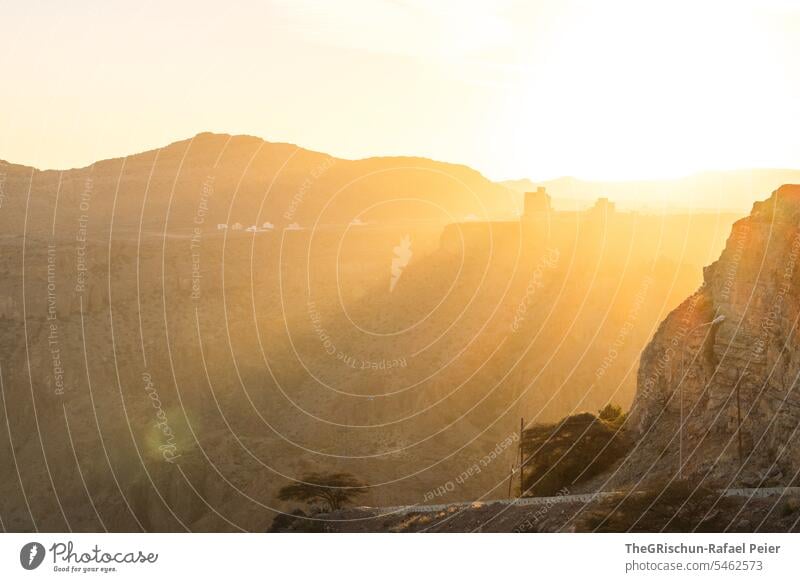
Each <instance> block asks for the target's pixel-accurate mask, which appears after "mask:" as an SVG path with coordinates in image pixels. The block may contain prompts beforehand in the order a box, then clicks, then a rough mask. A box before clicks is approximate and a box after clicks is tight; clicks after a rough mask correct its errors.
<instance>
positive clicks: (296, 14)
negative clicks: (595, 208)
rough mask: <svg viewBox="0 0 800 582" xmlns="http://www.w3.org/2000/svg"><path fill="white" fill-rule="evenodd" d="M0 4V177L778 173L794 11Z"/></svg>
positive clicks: (292, 1)
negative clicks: (247, 142)
mask: <svg viewBox="0 0 800 582" xmlns="http://www.w3.org/2000/svg"><path fill="white" fill-rule="evenodd" d="M488 4H490V3H488V2H468V1H455V0H453V1H449V0H448V1H435V0H432V1H426V0H395V1H391V2H389V1H386V2H379V1H376V0H363V1H362V0H336V1H330V2H312V1H309V0H285V1H284V0H279V1H272V2H254V1H253V2H250V1H238V2H236V1H233V2H232V1H228V2H212V1H205V0H194V1H191V2H190V1H169V2H163V1H162V2H150V1H143V0H137V1H135V2H134V1H132V0H130V1H125V2H122V1H118V0H117V1H115V0H110V1H109V0H96V1H87V0H76V1H71V2H64V1H59V0H52V1H43V0H19V1H17V0H3V1H2V8H0V14H2V21H3V24H2V34H0V64H2V72H3V81H2V84H0V87H2V89H1V90H0V111H2V115H0V158H2V159H6V160H8V161H11V162H17V163H25V164H31V165H35V166H38V167H41V168H67V167H73V166H82V165H86V164H88V163H90V162H91V161H93V160H96V159H102V158H108V157H112V156H118V155H122V154H126V153H133V152H137V151H142V150H145V149H150V148H153V147H156V146H159V145H164V144H166V143H169V142H171V141H175V140H178V139H183V138H186V137H189V136H191V135H194V134H195V133H198V132H200V131H218V132H229V133H248V134H253V135H257V136H260V137H263V138H265V139H267V140H270V141H288V142H292V143H297V144H299V145H302V146H304V147H308V148H312V149H317V150H321V151H325V152H329V153H332V154H334V155H339V156H343V157H366V156H371V155H389V154H407V155H422V156H427V157H432V158H435V159H440V160H446V161H453V162H461V163H466V164H469V165H471V166H473V167H475V168H477V169H479V170H481V171H482V172H484V173H485V174H486V175H487V176H489V177H491V178H495V179H502V178H512V177H522V176H531V177H534V178H547V177H554V176H558V175H574V176H579V177H585V178H638V177H662V176H674V175H679V174H685V173H688V172H691V171H694V170H700V169H726V168H744V167H800V162H799V160H800V74H798V72H800V34H799V33H798V31H800V2H796V1H793V0H758V1H756V0H753V1H749V2H736V1H735V0H726V1H720V2H716V1H706V0H692V1H687V2H684V1H682V0H669V1H663V2H661V1H659V2H656V1H645V0H624V1H623V0H619V1H617V0H603V1H572V0H557V1H556V0H554V1H539V2H532V1H519V2H492V3H491V5H492V6H491V7H489V6H488Z"/></svg>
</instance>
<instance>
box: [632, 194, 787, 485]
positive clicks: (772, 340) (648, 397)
mask: <svg viewBox="0 0 800 582" xmlns="http://www.w3.org/2000/svg"><path fill="white" fill-rule="evenodd" d="M799 259H800V186H797V185H787V186H782V187H781V188H779V189H778V190H777V191H775V192H774V193H773V194H772V196H771V197H770V198H769V199H767V200H765V201H763V202H757V203H756V204H755V205H754V206H753V210H752V213H751V214H750V216H749V217H747V218H744V219H742V220H740V221H738V222H736V223H735V224H734V226H733V229H732V232H731V235H730V237H729V239H728V242H727V245H726V248H725V250H724V251H723V253H722V255H721V256H720V258H719V260H718V261H716V262H715V263H714V264H712V265H710V266H709V267H707V268H706V269H705V271H704V283H703V285H702V286H701V288H700V289H699V290H698V291H697V292H696V293H695V294H694V295H692V296H691V297H689V298H688V299H686V300H685V301H684V302H683V303H682V304H681V305H680V306H679V307H678V308H677V309H675V310H674V311H673V312H672V313H671V314H670V315H669V316H668V317H667V319H666V320H665V321H664V322H663V323H662V324H661V326H660V328H659V329H658V331H657V332H656V334H655V336H654V337H653V339H652V341H651V342H650V344H649V345H648V346H647V348H645V350H644V352H643V353H642V357H641V361H640V366H639V375H638V382H637V394H636V397H635V400H634V404H633V407H632V409H631V413H630V420H629V422H630V426H631V428H632V429H633V430H634V432H635V434H636V435H637V437H638V442H639V445H638V447H637V449H636V451H635V452H634V453H633V454H632V456H631V458H630V459H629V462H628V463H626V466H625V467H623V468H622V469H621V470H620V471H619V472H618V477H617V478H618V479H619V480H620V481H621V482H622V483H623V484H624V483H627V484H635V483H637V482H639V481H640V480H643V479H647V478H655V477H668V476H672V475H675V474H676V473H677V472H678V467H679V465H680V464H681V460H682V465H683V470H682V472H683V476H684V477H690V478H705V480H706V482H707V483H715V484H719V485H720V486H728V484H732V485H735V484H744V485H756V486H757V485H778V484H788V483H789V482H791V481H793V480H796V479H795V477H796V474H797V472H798V471H800V446H798V445H797V439H798V437H800V432H799V431H798V427H799V426H800V424H799V423H800V390H798V389H796V385H797V383H798V379H799V378H800V334H798V329H797V325H798V317H799V316H800V291H799V290H798V283H800V264H798V260H799ZM681 419H683V424H681ZM634 469H635V470H634Z"/></svg>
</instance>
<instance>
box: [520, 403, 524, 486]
mask: <svg viewBox="0 0 800 582" xmlns="http://www.w3.org/2000/svg"><path fill="white" fill-rule="evenodd" d="M524 429H525V419H524V418H520V419H519V496H520V497H522V495H523V492H524V491H525V490H524V488H523V487H524V485H523V483H522V465H523V463H524V459H523V457H522V431H523V430H524Z"/></svg>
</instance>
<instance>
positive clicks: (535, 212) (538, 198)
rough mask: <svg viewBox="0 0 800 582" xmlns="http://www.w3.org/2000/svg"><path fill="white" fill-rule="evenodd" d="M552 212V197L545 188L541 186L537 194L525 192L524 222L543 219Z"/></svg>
mask: <svg viewBox="0 0 800 582" xmlns="http://www.w3.org/2000/svg"><path fill="white" fill-rule="evenodd" d="M549 212H550V195H549V194H548V193H547V190H545V188H544V187H542V186H539V187H538V188H536V192H525V211H524V212H523V214H522V218H523V220H531V219H536V218H542V217H543V216H546V215H547V214H548V213H549Z"/></svg>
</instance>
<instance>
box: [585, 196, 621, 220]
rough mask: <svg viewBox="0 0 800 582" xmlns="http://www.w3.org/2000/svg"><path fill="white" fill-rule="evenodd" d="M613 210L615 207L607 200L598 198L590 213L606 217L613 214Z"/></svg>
mask: <svg viewBox="0 0 800 582" xmlns="http://www.w3.org/2000/svg"><path fill="white" fill-rule="evenodd" d="M615 210H616V206H615V205H614V203H613V202H611V201H610V200H609V199H608V198H598V199H597V202H595V203H594V206H593V207H592V209H591V212H593V213H596V214H602V215H604V216H607V215H609V214H613V213H614V211H615Z"/></svg>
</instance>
